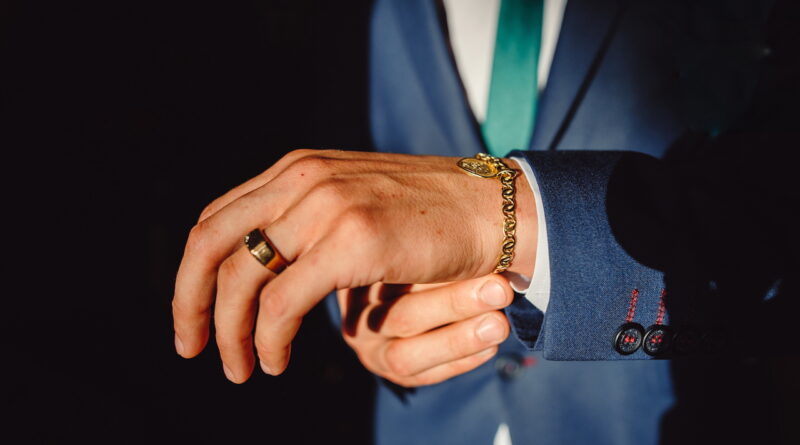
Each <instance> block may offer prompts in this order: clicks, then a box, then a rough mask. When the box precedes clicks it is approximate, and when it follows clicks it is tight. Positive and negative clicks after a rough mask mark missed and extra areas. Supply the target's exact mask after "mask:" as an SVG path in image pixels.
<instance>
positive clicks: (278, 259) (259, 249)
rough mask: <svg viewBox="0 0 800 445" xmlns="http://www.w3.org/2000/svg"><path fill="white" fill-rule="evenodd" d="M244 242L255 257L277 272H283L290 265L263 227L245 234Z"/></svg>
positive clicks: (263, 264)
mask: <svg viewBox="0 0 800 445" xmlns="http://www.w3.org/2000/svg"><path fill="white" fill-rule="evenodd" d="M244 244H245V245H246V246H247V249H248V250H249V251H250V254H251V255H253V258H255V259H256V260H257V261H258V262H259V263H261V265H262V266H264V267H266V268H267V269H269V270H271V271H273V272H275V273H276V274H278V273H281V271H283V269H286V266H288V265H289V263H287V262H286V259H284V258H283V255H281V254H280V252H278V249H276V248H275V246H273V245H272V243H271V242H270V241H269V238H267V235H266V234H265V233H264V231H263V230H261V229H255V230H253V231H252V232H250V233H248V234H247V235H245V237H244Z"/></svg>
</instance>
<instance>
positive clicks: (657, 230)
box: [506, 132, 797, 360]
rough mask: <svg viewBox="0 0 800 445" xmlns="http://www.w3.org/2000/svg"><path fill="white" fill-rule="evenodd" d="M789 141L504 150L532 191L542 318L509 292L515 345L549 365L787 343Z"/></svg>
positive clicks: (756, 137)
mask: <svg viewBox="0 0 800 445" xmlns="http://www.w3.org/2000/svg"><path fill="white" fill-rule="evenodd" d="M792 141H796V139H795V138H794V137H792V136H789V137H786V136H785V135H784V136H780V135H778V136H776V133H772V132H766V133H764V132H754V133H736V134H731V135H729V136H724V137H718V138H703V137H688V138H685V140H682V141H678V142H676V147H675V150H673V152H678V153H680V152H684V153H687V155H686V156H684V157H681V156H677V157H673V158H672V159H665V160H657V159H655V158H652V157H649V156H646V155H643V154H639V153H634V152H602V151H553V152H535V151H532V152H516V154H524V156H526V158H527V159H528V160H529V161H530V164H531V166H532V167H533V169H534V172H535V176H536V178H537V180H538V183H539V187H540V191H541V200H542V205H543V208H544V213H545V215H546V218H547V238H548V242H549V260H550V264H549V266H550V278H551V291H550V302H549V306H548V308H547V311H546V314H545V313H542V312H541V311H539V310H537V309H536V308H535V307H534V306H532V305H530V304H529V303H528V302H527V301H523V300H522V299H519V298H518V299H517V300H516V301H515V302H514V304H513V305H512V306H511V307H509V308H508V309H507V311H506V312H507V314H508V316H509V319H510V321H511V324H512V328H513V330H514V332H515V334H516V335H517V337H518V338H519V339H520V341H522V342H523V343H524V344H525V345H526V346H527V347H529V348H531V349H537V350H542V351H543V353H544V356H545V358H547V359H552V360H620V359H650V358H666V357H673V356H676V355H689V354H727V353H750V352H752V353H760V352H762V351H781V350H784V349H783V348H787V347H791V344H792V342H793V340H792V338H793V333H792V329H793V328H791V326H792V325H793V323H792V318H791V317H792V315H794V314H796V309H797V304H796V302H797V299H796V298H793V297H792V295H793V294H795V293H796V291H795V285H794V282H793V281H792V276H791V273H790V271H791V270H796V269H795V268H794V266H793V265H794V264H796V261H795V260H794V259H793V258H792V257H793V254H794V252H795V251H796V250H795V249H794V248H795V247H796V246H797V242H796V241H797V240H796V236H794V235H793V229H792V227H794V225H795V224H796V223H797V220H796V217H792V216H791V213H792V212H791V211H789V210H788V209H789V208H790V207H792V205H793V203H796V196H792V195H794V193H793V192H792V191H791V190H793V187H791V180H790V179H789V178H790V176H791V175H790V173H791V172H790V171H789V170H788V169H787V168H785V165H786V164H785V162H783V161H782V159H783V157H782V156H783V155H782V154H783V153H786V150H784V149H781V148H780V147H781V144H786V143H791V142H792ZM781 165H783V167H781Z"/></svg>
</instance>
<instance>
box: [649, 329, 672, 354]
mask: <svg viewBox="0 0 800 445" xmlns="http://www.w3.org/2000/svg"><path fill="white" fill-rule="evenodd" d="M672 336H673V333H672V328H670V327H669V326H667V325H663V324H654V325H653V326H650V327H649V328H647V332H646V333H645V334H644V342H643V344H642V349H643V350H644V352H645V353H647V355H652V356H654V357H655V356H661V355H664V354H666V353H667V352H669V350H670V348H671V347H672Z"/></svg>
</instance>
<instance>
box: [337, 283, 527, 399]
mask: <svg viewBox="0 0 800 445" xmlns="http://www.w3.org/2000/svg"><path fill="white" fill-rule="evenodd" d="M337 297H338V300H339V308H340V309H341V312H342V331H343V334H344V339H345V341H346V342H347V344H348V345H350V347H351V348H353V350H354V351H355V352H356V354H357V356H358V358H359V360H360V361H361V363H362V364H363V365H364V367H366V368H367V369H368V370H370V371H371V372H373V373H374V374H377V375H378V376H380V377H383V378H385V379H387V380H389V381H391V382H393V383H396V384H398V385H400V386H405V387H415V386H424V385H432V384H435V383H439V382H442V381H444V380H447V379H449V378H452V377H455V376H457V375H460V374H463V373H465V372H468V371H471V370H472V369H475V368H477V367H478V366H480V365H482V364H483V363H485V362H486V361H488V360H489V359H490V358H492V357H493V356H494V355H495V353H496V352H497V348H498V346H497V345H498V344H500V343H502V342H503V341H504V340H505V339H506V338H507V337H508V334H509V332H510V328H509V325H508V321H507V320H506V317H505V315H504V314H503V313H502V312H499V311H498V310H499V309H502V308H504V307H506V306H508V305H509V304H510V303H511V301H512V299H513V298H514V292H513V290H512V289H511V287H510V286H509V284H508V281H507V280H506V279H505V278H504V277H503V276H501V275H496V274H491V275H488V276H485V277H480V278H476V279H472V280H463V281H457V282H453V283H444V284H414V285H397V284H384V283H378V284H374V285H372V286H368V287H360V288H355V289H345V290H340V291H338V292H337Z"/></svg>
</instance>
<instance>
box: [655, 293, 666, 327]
mask: <svg viewBox="0 0 800 445" xmlns="http://www.w3.org/2000/svg"><path fill="white" fill-rule="evenodd" d="M666 296H667V290H666V289H661V295H659V297H658V315H657V316H656V324H657V325H662V324H664V314H665V313H666V312H667V309H666V307H665V306H664V298H665V297H666Z"/></svg>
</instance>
